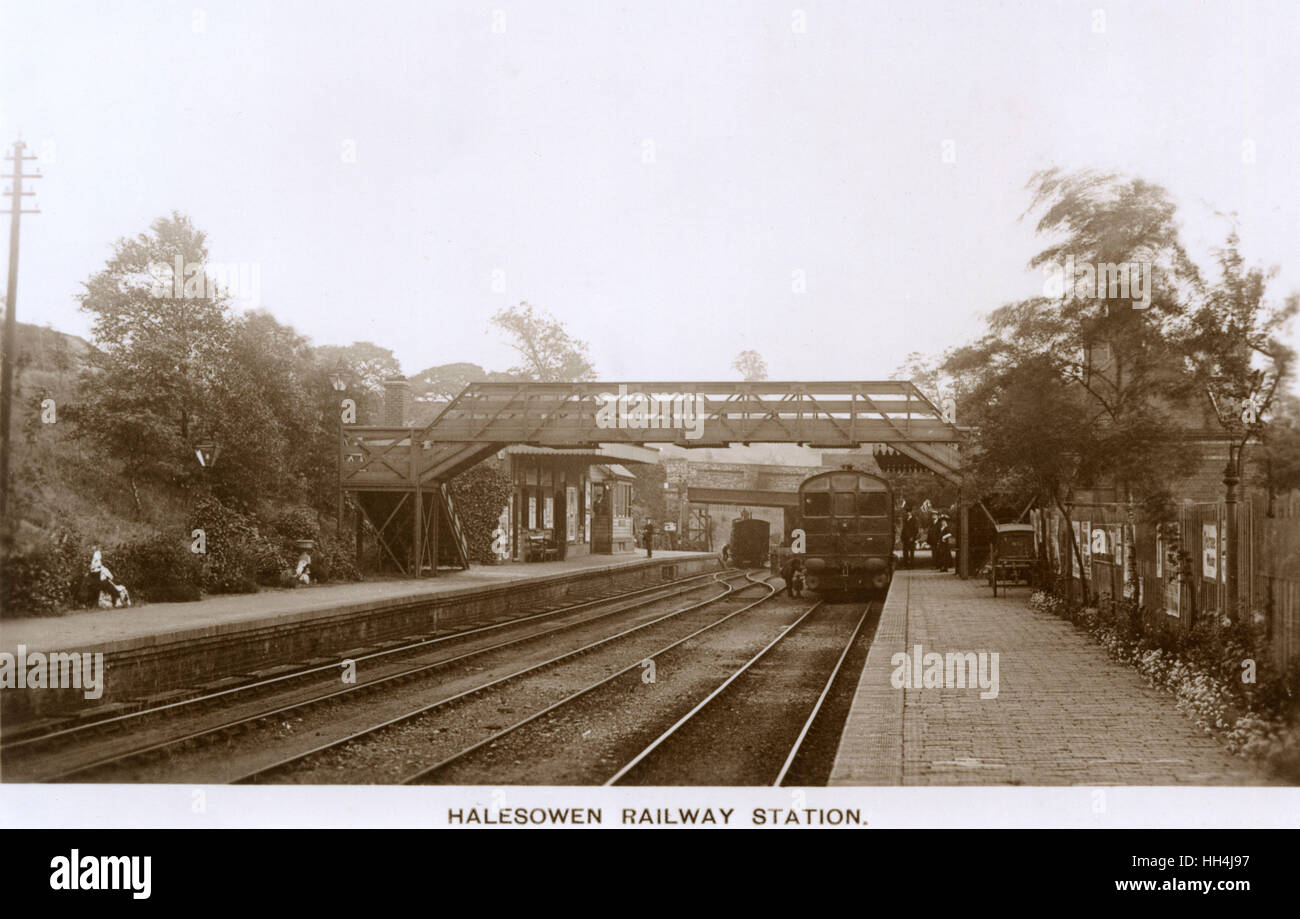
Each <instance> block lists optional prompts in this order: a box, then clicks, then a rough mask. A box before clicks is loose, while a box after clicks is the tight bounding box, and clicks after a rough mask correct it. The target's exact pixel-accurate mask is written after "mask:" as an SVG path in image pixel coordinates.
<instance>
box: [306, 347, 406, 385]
mask: <svg viewBox="0 0 1300 919" xmlns="http://www.w3.org/2000/svg"><path fill="white" fill-rule="evenodd" d="M316 358H317V360H318V361H319V362H320V364H321V365H322V366H323V367H325V368H326V369H327V370H329V371H332V370H333V369H334V367H335V366H336V365H337V364H338V363H339V361H342V362H343V364H344V365H345V366H346V367H347V369H348V373H349V374H350V379H349V381H348V382H349V388H355V389H358V390H362V391H367V392H376V393H378V392H383V391H384V380H389V379H392V378H393V377H400V376H401V375H402V365H401V362H400V361H398V360H397V357H396V355H394V354H393V352H392V351H390V350H389V349H388V348H382V347H380V346H379V345H377V344H375V343H374V342H372V341H356V342H353V343H352V344H350V345H344V346H339V345H319V346H317V348H316Z"/></svg>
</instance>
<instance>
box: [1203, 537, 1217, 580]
mask: <svg viewBox="0 0 1300 919" xmlns="http://www.w3.org/2000/svg"><path fill="white" fill-rule="evenodd" d="M1201 575H1202V576H1203V577H1206V578H1209V579H1210V580H1212V581H1215V580H1218V578H1219V525H1218V524H1217V523H1203V524H1201Z"/></svg>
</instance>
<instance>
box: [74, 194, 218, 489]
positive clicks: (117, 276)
mask: <svg viewBox="0 0 1300 919" xmlns="http://www.w3.org/2000/svg"><path fill="white" fill-rule="evenodd" d="M207 255H208V253H207V245H206V239H205V236H204V234H203V233H202V232H201V231H199V230H198V229H196V228H195V227H194V225H193V224H192V223H191V222H190V220H189V218H188V217H185V216H183V215H181V214H178V213H173V214H172V216H171V217H170V218H159V219H158V220H155V221H154V222H153V224H152V225H151V227H150V232H149V233H141V234H140V235H138V236H137V237H135V238H134V239H122V240H119V241H118V242H117V243H116V244H115V246H114V252H113V256H112V258H110V259H109V261H108V264H107V265H106V267H105V268H104V269H103V270H102V271H100V272H98V273H97V274H95V275H94V276H92V277H91V279H90V280H89V281H87V282H86V283H85V284H84V287H85V290H84V291H83V293H82V294H80V296H79V299H80V301H81V308H82V309H83V310H85V311H86V312H89V313H91V314H92V315H93V317H94V319H93V325H92V328H93V337H94V343H95V345H96V346H97V349H98V350H96V351H94V352H92V355H91V361H92V365H93V367H92V369H91V370H90V371H89V372H88V373H87V374H86V375H84V376H83V379H82V386H81V395H82V399H81V403H80V404H79V405H78V406H76V408H75V410H74V411H73V412H72V413H71V414H70V418H71V420H72V421H73V422H74V423H75V424H76V426H77V429H78V430H79V432H80V433H81V434H82V435H83V436H86V437H88V438H90V439H91V440H93V441H95V442H97V443H98V444H99V445H101V446H102V447H103V448H104V449H105V450H106V452H107V453H108V454H110V455H111V456H113V457H115V458H116V459H118V460H120V461H121V462H122V464H123V467H124V471H125V472H126V474H127V477H128V479H129V480H130V481H131V484H132V487H133V488H134V486H135V479H136V478H137V477H139V476H141V475H155V476H160V477H171V478H176V477H179V476H183V475H184V474H185V472H186V471H187V470H188V469H189V459H190V457H191V456H192V450H193V449H194V445H195V443H197V442H198V441H199V440H201V439H203V438H205V437H211V436H213V435H214V434H215V433H216V432H215V431H214V429H213V425H212V418H211V416H210V415H209V412H208V409H209V407H210V406H211V404H212V401H213V397H214V393H215V392H216V391H217V389H218V388H219V387H220V386H221V384H222V373H223V372H224V371H225V370H226V368H227V364H228V359H229V354H230V346H231V338H232V326H231V320H230V315H229V311H228V300H227V296H226V293H225V291H223V290H221V289H220V288H219V287H217V285H215V284H213V283H212V281H211V279H209V278H208V277H207V274H206V271H205V270H204V268H203V266H204V264H205V263H206V261H207ZM177 266H180V269H181V274H180V275H179V276H176V268H177ZM138 504H139V501H138V499H137V506H138Z"/></svg>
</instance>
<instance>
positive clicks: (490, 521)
mask: <svg viewBox="0 0 1300 919" xmlns="http://www.w3.org/2000/svg"><path fill="white" fill-rule="evenodd" d="M450 489H451V498H452V501H453V502H454V503H455V505H456V513H457V514H458V515H459V516H460V521H461V525H462V526H463V527H464V528H465V536H466V540H467V541H468V543H469V557H470V560H471V561H476V562H480V563H491V562H493V561H494V560H495V556H494V555H493V553H492V531H493V530H495V529H496V528H497V521H498V520H499V519H500V517H501V512H502V511H503V510H505V509H506V507H507V506H508V505H509V503H510V492H511V489H512V486H511V482H510V476H509V474H508V473H506V472H505V471H504V470H503V469H501V468H500V466H499V465H498V464H497V463H495V462H486V463H479V464H478V465H477V466H474V467H473V468H471V469H468V470H466V471H465V472H462V473H461V474H460V475H458V476H456V478H454V479H452V481H451V485H450Z"/></svg>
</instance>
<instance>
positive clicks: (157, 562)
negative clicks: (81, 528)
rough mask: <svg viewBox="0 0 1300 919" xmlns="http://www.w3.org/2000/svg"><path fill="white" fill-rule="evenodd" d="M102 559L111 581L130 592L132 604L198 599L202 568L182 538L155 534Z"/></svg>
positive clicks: (126, 545)
mask: <svg viewBox="0 0 1300 919" xmlns="http://www.w3.org/2000/svg"><path fill="white" fill-rule="evenodd" d="M102 557H103V560H104V564H105V565H107V566H108V570H109V571H111V572H112V573H113V580H115V581H116V582H117V583H119V584H125V585H126V588H127V590H129V591H130V592H131V602H132V603H140V602H150V603H168V602H175V601H193V600H199V599H201V587H202V582H203V564H202V561H201V560H200V559H199V557H198V556H197V555H195V554H194V553H192V552H191V551H190V550H189V543H188V541H187V540H186V539H185V538H184V536H183V535H182V534H179V533H174V534H168V533H157V534H155V535H153V536H147V537H144V538H142V539H137V540H131V541H129V542H124V543H120V544H119V545H116V546H113V547H112V548H111V549H109V550H107V551H105V552H103V553H102Z"/></svg>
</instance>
